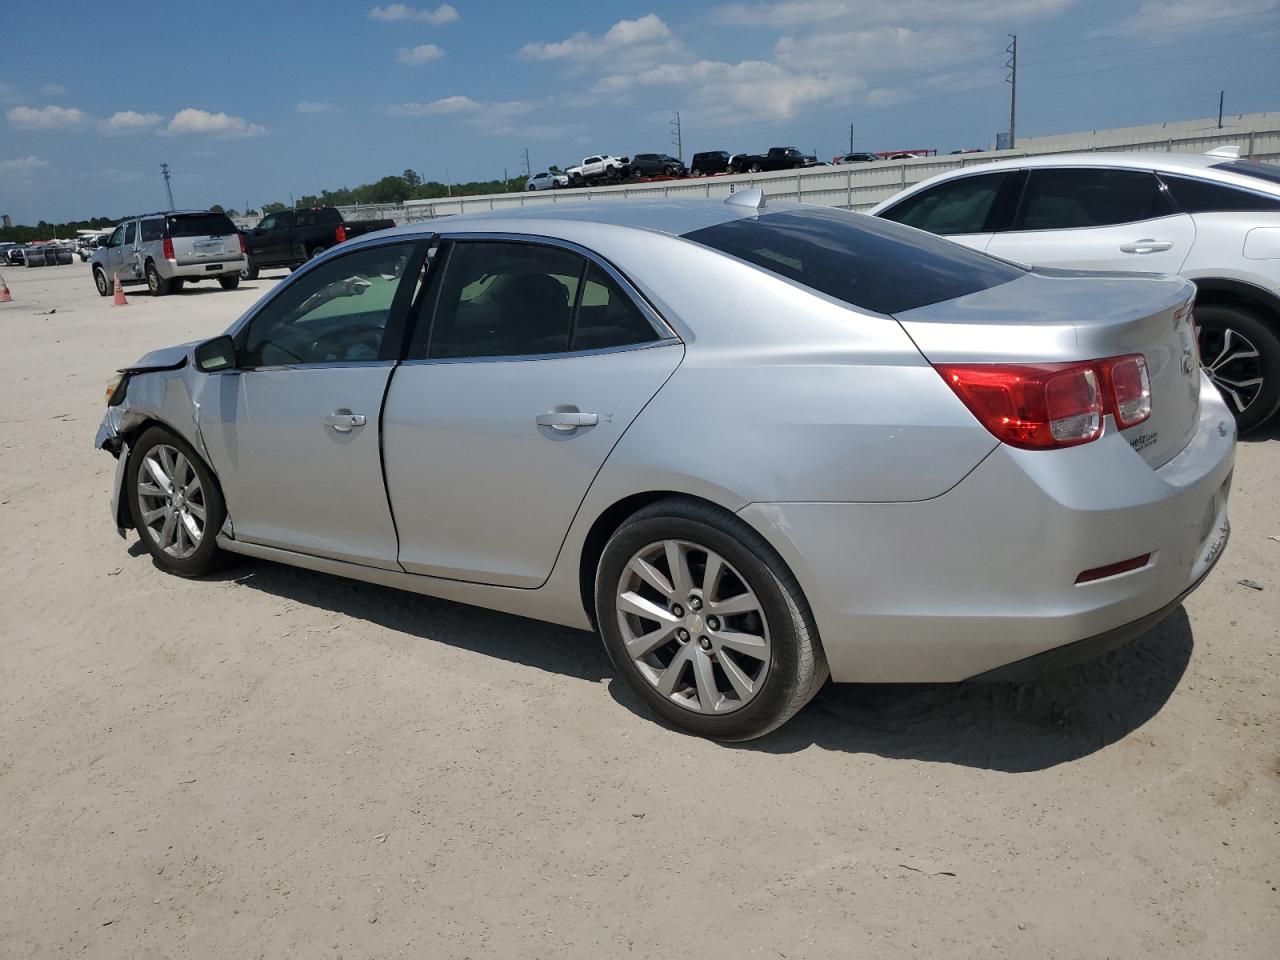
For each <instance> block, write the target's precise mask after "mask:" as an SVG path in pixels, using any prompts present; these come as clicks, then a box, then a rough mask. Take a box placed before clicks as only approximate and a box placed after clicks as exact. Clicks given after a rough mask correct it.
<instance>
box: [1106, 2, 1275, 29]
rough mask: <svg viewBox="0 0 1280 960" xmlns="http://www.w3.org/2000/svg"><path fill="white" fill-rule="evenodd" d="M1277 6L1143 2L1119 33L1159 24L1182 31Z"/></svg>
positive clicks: (1239, 3) (1241, 3) (1246, 3)
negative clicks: (1188, 27)
mask: <svg viewBox="0 0 1280 960" xmlns="http://www.w3.org/2000/svg"><path fill="white" fill-rule="evenodd" d="M1277 3H1280V0H1161V2H1159V3H1153V2H1152V0H1145V2H1144V3H1143V4H1142V6H1140V7H1139V8H1138V9H1137V11H1136V12H1135V13H1134V14H1133V15H1132V16H1131V17H1128V18H1126V19H1125V21H1124V22H1123V23H1122V24H1121V29H1123V30H1128V31H1129V32H1131V33H1141V32H1142V31H1143V30H1149V29H1151V25H1152V24H1153V23H1159V24H1160V26H1161V28H1164V29H1169V28H1173V27H1185V26H1188V25H1190V24H1194V23H1203V22H1205V21H1210V22H1212V21H1214V20H1219V19H1227V18H1232V17H1243V16H1247V15H1248V14H1251V13H1267V12H1268V11H1271V10H1274V9H1275V8H1276V6H1277Z"/></svg>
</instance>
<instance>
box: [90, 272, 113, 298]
mask: <svg viewBox="0 0 1280 960" xmlns="http://www.w3.org/2000/svg"><path fill="white" fill-rule="evenodd" d="M93 285H94V286H95V287H97V288H98V296H100V297H109V296H111V292H112V290H113V289H114V288H113V287H112V286H111V281H110V280H108V279H107V272H106V271H105V270H103V269H102V268H101V267H94V268H93Z"/></svg>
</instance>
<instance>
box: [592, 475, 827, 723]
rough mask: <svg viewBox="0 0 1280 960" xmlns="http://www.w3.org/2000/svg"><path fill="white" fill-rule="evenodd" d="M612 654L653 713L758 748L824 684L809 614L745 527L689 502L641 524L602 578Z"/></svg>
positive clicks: (601, 615) (599, 606)
mask: <svg viewBox="0 0 1280 960" xmlns="http://www.w3.org/2000/svg"><path fill="white" fill-rule="evenodd" d="M595 598H596V613H597V619H598V621H599V627H600V633H601V635H602V636H603V638H604V643H605V648H606V649H607V650H608V652H609V656H610V659H612V661H613V663H614V666H615V667H616V668H617V670H618V672H619V673H620V674H621V675H622V676H623V678H624V679H625V680H626V682H627V684H628V685H629V686H630V687H631V689H632V690H633V691H635V693H636V694H637V696H639V697H640V698H641V699H642V700H644V701H645V703H647V704H648V705H649V706H650V707H651V708H652V709H653V710H654V712H655V713H657V714H658V715H659V716H661V717H662V718H663V719H664V720H666V721H667V722H668V723H670V724H672V725H673V726H676V727H679V728H681V729H683V730H686V731H688V732H690V733H695V734H698V735H700V736H707V737H712V738H714V739H717V740H750V739H753V738H755V737H760V736H763V735H765V734H766V733H769V732H770V731H771V730H774V729H776V728H777V727H778V726H780V725H781V724H783V723H785V722H786V721H787V720H788V719H789V718H790V717H791V716H792V715H794V714H795V713H796V711H798V710H799V709H800V708H801V707H802V706H804V705H805V703H807V702H808V701H809V699H810V698H811V697H812V696H813V694H814V693H815V692H816V691H817V689H818V687H819V686H821V684H822V682H823V681H824V680H825V679H826V677H827V665H826V659H825V658H824V656H823V654H822V648H821V646H820V644H819V641H818V635H817V629H816V628H815V627H814V624H813V619H812V615H811V614H810V613H809V607H808V604H807V603H806V602H805V599H804V596H803V595H802V594H801V592H800V587H799V585H798V584H797V583H796V581H795V578H794V577H793V576H792V575H791V573H790V571H789V570H787V568H786V565H785V564H784V563H783V562H782V560H781V558H779V557H778V555H777V554H776V553H775V552H774V551H773V549H772V548H771V547H770V546H769V544H768V543H767V542H766V541H765V540H764V538H763V537H761V536H760V534H759V533H757V532H756V531H755V530H753V529H752V528H751V527H750V526H748V525H747V524H746V523H744V522H742V521H741V520H739V519H738V518H736V517H734V516H733V515H732V514H730V513H727V512H725V511H722V510H720V509H718V508H716V507H714V506H712V505H710V504H707V503H703V502H701V501H697V500H692V499H689V498H684V497H673V498H669V499H665V500H661V501H659V502H657V503H655V504H652V505H651V506H649V507H646V508H644V509H643V510H641V511H639V512H638V513H636V514H635V515H634V516H633V517H631V518H630V519H629V520H628V521H627V522H626V523H624V524H623V525H622V526H621V527H620V528H619V529H618V531H617V532H616V533H614V535H613V536H612V537H611V538H610V539H609V542H608V543H607V544H606V545H605V548H604V552H603V554H602V556H601V559H600V563H599V566H598V568H597V572H596V584H595Z"/></svg>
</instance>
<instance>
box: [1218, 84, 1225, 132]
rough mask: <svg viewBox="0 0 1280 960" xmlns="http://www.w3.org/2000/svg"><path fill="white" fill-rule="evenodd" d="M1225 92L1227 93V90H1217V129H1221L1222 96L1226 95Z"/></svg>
mask: <svg viewBox="0 0 1280 960" xmlns="http://www.w3.org/2000/svg"><path fill="white" fill-rule="evenodd" d="M1226 94H1227V91H1225V90H1219V91H1218V129H1219V130H1221V129H1222V98H1223V97H1224V96H1226Z"/></svg>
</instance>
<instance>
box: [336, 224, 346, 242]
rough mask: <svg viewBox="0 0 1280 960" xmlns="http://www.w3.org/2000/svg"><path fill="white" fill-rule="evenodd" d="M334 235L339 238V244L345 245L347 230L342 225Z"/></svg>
mask: <svg viewBox="0 0 1280 960" xmlns="http://www.w3.org/2000/svg"><path fill="white" fill-rule="evenodd" d="M333 235H334V236H335V237H337V238H338V242H339V243H345V242H346V240H347V228H346V227H344V226H343V225H342V224H338V229H337V230H335V231H333Z"/></svg>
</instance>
